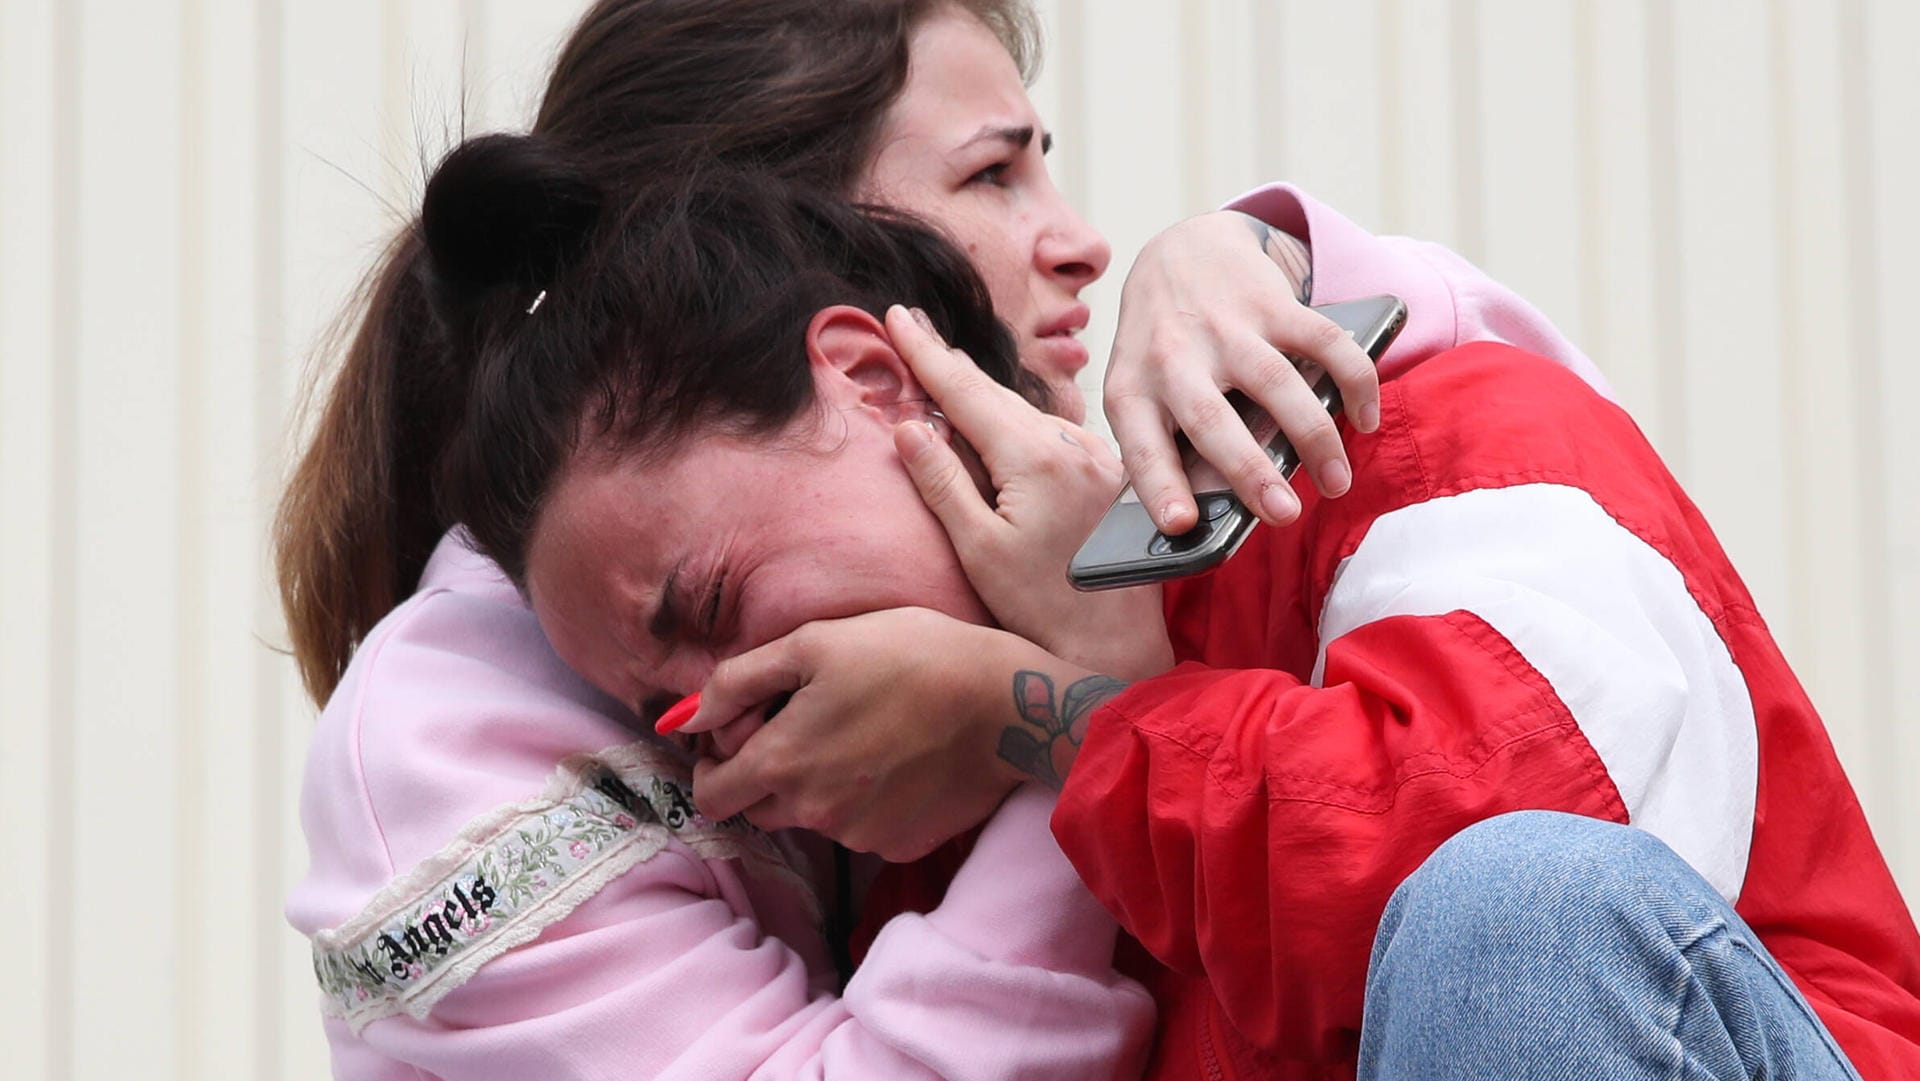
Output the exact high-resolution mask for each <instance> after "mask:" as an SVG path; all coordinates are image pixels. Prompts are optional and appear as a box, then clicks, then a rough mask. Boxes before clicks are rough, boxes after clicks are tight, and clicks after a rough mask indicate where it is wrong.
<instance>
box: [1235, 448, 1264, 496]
mask: <svg viewBox="0 0 1920 1081" xmlns="http://www.w3.org/2000/svg"><path fill="white" fill-rule="evenodd" d="M1271 472H1273V462H1272V461H1271V460H1269V459H1268V458H1267V456H1266V455H1264V454H1262V453H1260V452H1259V451H1257V450H1256V451H1248V452H1247V453H1246V454H1244V455H1242V456H1241V457H1240V459H1239V461H1237V462H1235V463H1234V467H1233V469H1232V470H1231V475H1232V476H1233V477H1234V479H1236V480H1238V481H1239V482H1240V484H1241V485H1242V486H1245V487H1251V486H1253V485H1256V484H1259V483H1260V482H1261V481H1263V480H1266V479H1267V474H1269V473H1271Z"/></svg>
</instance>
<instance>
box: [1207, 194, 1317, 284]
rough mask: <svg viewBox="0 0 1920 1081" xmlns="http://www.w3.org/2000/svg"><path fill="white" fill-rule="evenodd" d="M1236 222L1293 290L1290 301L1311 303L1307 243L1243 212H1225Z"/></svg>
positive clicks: (1309, 251)
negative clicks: (1240, 224)
mask: <svg viewBox="0 0 1920 1081" xmlns="http://www.w3.org/2000/svg"><path fill="white" fill-rule="evenodd" d="M1221 213H1224V214H1232V215H1233V216H1235V217H1236V218H1238V219H1239V220H1240V221H1241V222H1242V223H1243V224H1244V226H1245V227H1246V228H1247V230H1248V231H1249V232H1251V233H1252V234H1253V238H1254V241H1255V242H1256V243H1258V244H1259V245H1260V250H1262V251H1264V252H1265V253H1266V255H1267V258H1269V259H1271V260H1273V265H1274V266H1277V267H1279V268H1280V272H1281V273H1282V274H1285V275H1286V276H1287V284H1288V285H1290V286H1292V287H1293V297H1294V299H1295V300H1298V301H1299V302H1300V303H1302V304H1307V303H1311V302H1312V300H1313V252H1312V250H1311V249H1309V248H1308V247H1307V243H1306V241H1304V240H1301V239H1300V238H1299V237H1297V236H1294V235H1293V234H1292V233H1289V232H1287V231H1286V230H1284V229H1280V228H1277V227H1275V226H1272V225H1269V224H1267V223H1266V222H1264V221H1262V220H1260V219H1259V218H1256V217H1254V216H1253V215H1252V214H1249V213H1247V212H1246V211H1244V210H1226V211H1222V212H1221Z"/></svg>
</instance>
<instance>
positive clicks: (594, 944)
mask: <svg viewBox="0 0 1920 1081" xmlns="http://www.w3.org/2000/svg"><path fill="white" fill-rule="evenodd" d="M1052 806H1053V801H1052V799H1051V797H1050V796H1048V795H1046V794H1044V793H1042V792H1039V791H1031V790H1028V791H1022V792H1018V793H1016V794H1015V795H1014V796H1013V797H1012V798H1010V799H1009V800H1008V802H1007V804H1006V805H1005V806H1004V807H1002V809H1001V810H1000V812H999V813H998V814H997V815H996V816H995V818H994V820H993V821H992V823H991V824H989V826H988V827H987V829H986V830H985V831H984V832H983V834H982V836H981V838H980V842H979V844H978V846H977V847H976V848H975V850H974V852H973V854H972V856H971V857H970V858H969V859H968V861H967V863H966V865H965V866H964V867H963V868H962V869H961V871H960V873H959V875H958V876H957V877H956V878H955V880H954V882H953V884H952V886H951V887H950V889H949V892H948V896H947V899H946V900H945V902H944V903H943V904H941V905H940V907H939V908H937V909H935V910H934V911H933V912H931V913H929V914H927V915H925V916H919V915H907V916H901V917H899V918H896V919H894V920H893V921H892V922H890V923H889V924H887V926H886V927H885V928H884V929H883V930H882V931H881V934H880V936H879V937H878V939H877V940H876V941H875V943H874V945H873V947H872V949H871V950H870V952H869V953H868V956H867V959H866V961H865V963H864V964H862V965H861V967H860V970H859V971H858V972H857V973H856V974H855V975H854V977H853V980H852V982H851V983H850V984H849V985H848V987H847V990H846V993H845V995H844V996H841V997H837V998H836V997H835V996H833V995H831V994H828V993H823V992H821V991H820V990H819V989H818V988H817V987H816V986H815V981H814V980H812V979H810V977H809V973H808V966H807V964H806V962H805V961H804V960H803V959H802V957H801V956H800V955H799V954H798V953H796V952H795V951H794V950H793V949H791V948H790V947H789V946H788V945H786V944H785V943H784V942H782V941H781V940H780V939H779V938H776V937H773V936H771V935H769V934H767V933H766V932H765V930H764V929H763V927H762V926H761V924H760V922H759V921H758V920H756V919H755V918H754V917H753V915H752V913H751V912H745V911H742V908H743V904H742V901H741V898H742V897H743V895H744V893H743V891H742V890H741V889H740V888H739V886H738V883H737V882H731V881H728V880H729V879H731V878H735V877H737V874H736V872H735V871H734V869H733V868H734V864H733V863H732V862H731V861H714V862H709V861H705V860H702V859H700V858H699V857H697V856H695V855H693V854H692V853H691V852H690V851H688V850H686V849H684V848H682V847H679V846H674V847H670V848H668V849H666V850H663V851H662V852H660V853H659V854H658V855H656V856H655V857H654V858H652V859H651V860H648V861H647V862H645V863H642V864H640V865H638V866H636V867H635V868H634V869H633V870H631V871H629V872H627V873H626V874H625V875H623V876H622V877H621V878H619V879H616V880H615V881H614V882H612V883H611V884H609V885H608V886H606V887H605V888H603V889H602V890H601V891H600V892H599V893H598V894H596V895H595V896H594V897H592V898H591V899H590V900H588V901H586V902H584V903H582V904H581V905H580V906H579V907H578V908H576V909H575V910H574V911H573V912H572V914H571V915H569V916H568V917H567V918H566V919H564V920H562V921H560V922H558V923H556V924H554V925H552V926H551V927H549V928H547V930H546V931H545V932H544V933H542V934H541V936H540V937H539V938H538V939H536V940H534V941H533V942H531V943H528V944H526V945H524V946H521V947H519V948H517V949H514V950H511V951H509V952H507V953H505V954H503V955H501V956H500V957H498V958H496V959H495V960H493V961H491V962H489V963H488V964H486V965H485V966H484V967H482V968H481V969H480V970H479V971H478V972H477V973H476V974H475V975H474V976H473V977H472V978H471V979H470V980H469V981H468V982H467V983H465V984H464V985H462V986H461V987H460V988H459V989H457V990H455V991H454V992H452V993H451V994H449V995H448V996H447V997H446V998H444V999H443V1000H441V1001H440V1002H439V1003H438V1005H436V1006H435V1007H434V1008H433V1010H432V1012H431V1013H430V1014H429V1015H428V1016H427V1017H426V1018H425V1019H424V1020H416V1019H414V1018H412V1017H409V1016H405V1015H399V1016H394V1017H390V1018H386V1019H384V1020H379V1021H375V1022H373V1023H372V1024H370V1025H368V1026H367V1027H366V1028H365V1029H364V1030H363V1031H362V1032H361V1034H360V1036H359V1037H358V1038H357V1039H356V1038H353V1037H351V1036H350V1035H348V1034H347V1032H346V1030H345V1026H344V1025H341V1023H340V1022H337V1021H334V1022H329V1024H330V1025H333V1026H338V1027H339V1029H340V1031H339V1032H337V1033H332V1035H334V1036H336V1037H339V1038H336V1039H334V1040H333V1041H332V1042H333V1044H334V1046H335V1048H336V1059H335V1068H336V1076H339V1077H341V1078H350V1079H356V1081H387V1079H389V1078H393V1077H403V1076H409V1075H408V1074H407V1073H404V1072H402V1073H395V1072H393V1071H394V1068H395V1064H399V1063H404V1064H406V1065H407V1066H411V1067H413V1068H417V1069H418V1070H420V1071H422V1072H424V1073H426V1074H431V1075H433V1076H435V1077H438V1078H443V1079H445V1081H524V1079H526V1078H535V1077H537V1078H543V1079H544V1078H554V1079H559V1078H581V1079H607V1081H612V1079H615V1078H619V1079H638V1078H686V1079H689V1081H725V1079H728V1078H746V1077H754V1078H834V1079H840V1078H887V1079H895V1078H914V1077H941V1078H976V1077H977V1078H983V1079H985V1078H1035V1079H1038V1078H1057V1077H1101V1078H1104V1077H1114V1076H1129V1075H1137V1073H1138V1071H1139V1069H1140V1066H1141V1064H1142V1062H1143V1056H1144V1051H1145V1047H1146V1043H1147V1041H1148V1039H1149V1037H1150V1035H1151V1031H1152V1026H1153V1012H1152V1004H1151V1001H1150V1000H1149V998H1148V997H1147V995H1146V993H1145V992H1144V991H1143V990H1141V989H1140V988H1139V987H1138V986H1136V985H1134V984H1132V983H1129V982H1127V981H1126V980H1124V979H1122V978H1120V977H1118V976H1116V975H1115V974H1114V973H1113V972H1112V970H1111V968H1110V964H1109V963H1110V959H1111V956H1112V949H1113V940H1114V926H1113V923H1112V921H1111V919H1110V917H1108V916H1107V914H1106V913H1105V912H1104V911H1103V910H1101V908H1100V907H1099V904H1098V903H1097V902H1096V901H1094V900H1093V898H1092V896H1091V895H1089V894H1088V893H1087V892H1086V890H1085V888H1084V887H1082V886H1081V884H1080V882H1079V879H1078V878H1077V876H1075V874H1074V872H1073V869H1072V868H1071V866H1069V865H1068V863H1067V862H1066V859H1065V857H1063V856H1062V855H1061V853H1060V850H1059V848H1058V847H1057V845H1056V844H1055V843H1054V841H1053V838H1052V836H1051V833H1050V832H1049V830H1048V824H1047V819H1048V815H1049V814H1050V813H1051V810H1052ZM356 1044H358V1045H361V1047H363V1048H364V1049H365V1050H366V1051H368V1052H371V1054H368V1055H364V1056H363V1055H361V1054H360V1053H359V1050H358V1049H356V1048H355V1046H354V1045H356Z"/></svg>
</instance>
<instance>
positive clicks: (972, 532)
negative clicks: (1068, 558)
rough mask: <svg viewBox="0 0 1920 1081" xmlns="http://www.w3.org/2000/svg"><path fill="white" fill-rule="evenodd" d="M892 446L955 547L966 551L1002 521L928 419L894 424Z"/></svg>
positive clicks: (956, 455) (928, 507)
mask: <svg viewBox="0 0 1920 1081" xmlns="http://www.w3.org/2000/svg"><path fill="white" fill-rule="evenodd" d="M893 448H894V450H896V451H898V452H899V454H900V460H901V461H902V462H903V463H905V465H906V467H907V475H908V476H909V477H912V478H913V486H914V487H915V488H916V489H918V490H919V492H920V499H921V500H922V501H923V502H925V503H926V505H927V509H928V510H931V511H933V514H934V517H936V518H938V519H940V524H941V525H942V526H945V527H946V530H947V537H948V539H950V540H952V541H953V545H954V548H956V549H958V550H960V551H963V552H964V551H965V550H966V546H967V544H968V543H969V542H970V541H972V540H974V539H975V538H978V537H980V536H982V535H983V534H984V533H985V531H987V530H988V529H991V528H992V527H993V525H994V524H996V523H998V522H999V521H1000V518H999V516H998V515H996V514H995V513H994V512H993V508H992V507H991V506H989V505H988V504H987V501H986V498H985V497H983V496H982V495H981V494H980V489H979V488H977V487H975V486H974V483H973V477H972V476H970V475H968V473H967V469H966V466H965V465H963V464H961V462H960V456H959V455H958V454H955V453H954V450H953V448H952V447H951V446H949V445H948V444H947V441H946V440H944V439H940V438H938V437H937V436H935V435H934V433H933V430H932V429H931V428H929V427H928V426H927V425H926V424H925V423H923V422H921V421H913V420H910V421H903V422H901V423H900V424H897V425H895V426H894V429H893Z"/></svg>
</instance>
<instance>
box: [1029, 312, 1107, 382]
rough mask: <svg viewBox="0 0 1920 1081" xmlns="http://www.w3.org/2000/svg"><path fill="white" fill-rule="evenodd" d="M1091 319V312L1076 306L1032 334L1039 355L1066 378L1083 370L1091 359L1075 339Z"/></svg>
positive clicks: (1043, 324)
mask: <svg viewBox="0 0 1920 1081" xmlns="http://www.w3.org/2000/svg"><path fill="white" fill-rule="evenodd" d="M1092 316H1093V313H1092V311H1091V310H1090V309H1089V308H1088V307H1087V306H1086V305H1085V304H1075V305H1073V306H1072V307H1070V308H1068V309H1067V310H1066V311H1064V312H1061V313H1060V314H1059V315H1056V316H1054V317H1053V318H1052V319H1049V320H1047V321H1046V322H1045V323H1042V324H1040V326H1039V327H1038V328H1036V329H1035V330H1034V332H1033V336H1034V338H1035V344H1036V346H1037V347H1038V352H1039V353H1040V354H1041V355H1042V356H1044V357H1046V358H1047V359H1048V360H1049V361H1050V362H1051V363H1052V365H1053V367H1055V368H1057V369H1058V370H1059V371H1060V372H1061V373H1062V374H1064V375H1066V376H1067V377H1068V378H1071V377H1072V376H1073V375H1074V374H1075V373H1076V372H1078V371H1079V370H1080V369H1082V368H1084V367H1086V366H1087V361H1088V360H1089V359H1090V358H1089V355H1088V353H1087V347H1086V346H1084V345H1082V344H1080V342H1079V341H1078V340H1077V339H1075V338H1074V335H1075V334H1078V333H1079V332H1080V331H1082V330H1085V329H1086V326H1087V321H1088V320H1089V319H1091V318H1092Z"/></svg>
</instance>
